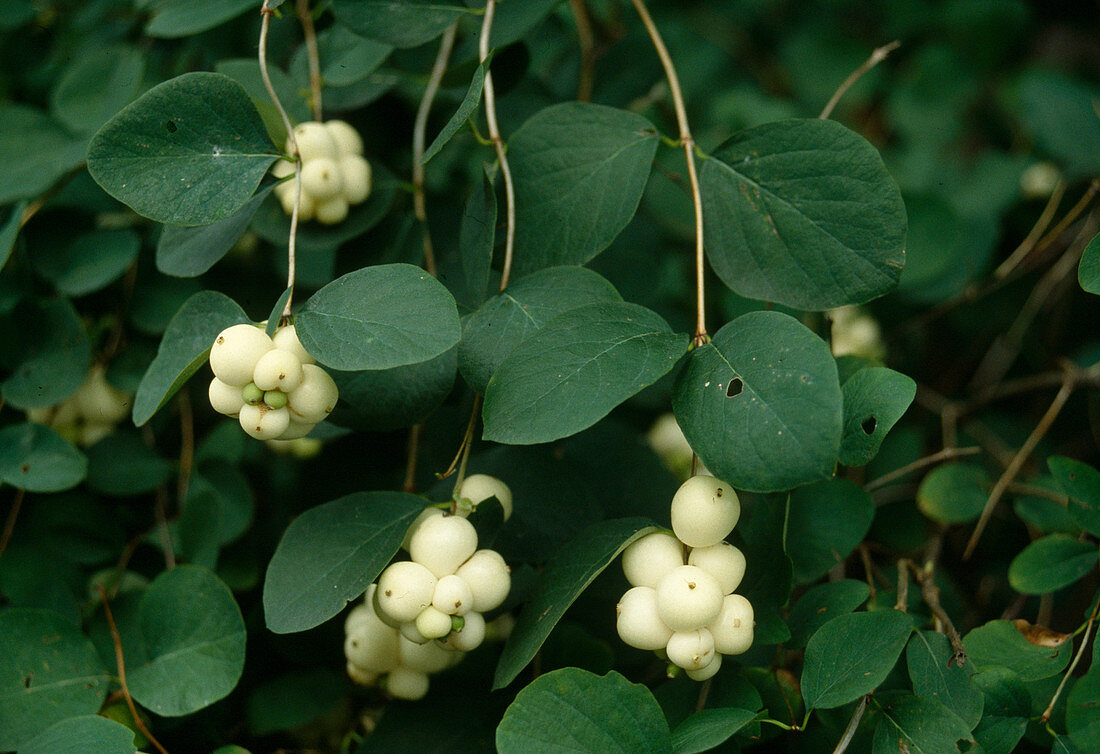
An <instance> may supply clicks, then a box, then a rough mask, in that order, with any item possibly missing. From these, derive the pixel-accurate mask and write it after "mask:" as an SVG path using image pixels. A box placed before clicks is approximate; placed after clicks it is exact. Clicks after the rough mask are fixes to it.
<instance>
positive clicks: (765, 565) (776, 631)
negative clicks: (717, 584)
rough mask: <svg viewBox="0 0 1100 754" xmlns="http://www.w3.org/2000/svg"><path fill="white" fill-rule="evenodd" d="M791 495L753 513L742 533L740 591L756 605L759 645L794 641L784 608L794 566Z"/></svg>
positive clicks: (767, 504)
mask: <svg viewBox="0 0 1100 754" xmlns="http://www.w3.org/2000/svg"><path fill="white" fill-rule="evenodd" d="M789 500H790V497H789V496H788V495H783V496H782V497H778V498H771V499H769V500H767V501H766V503H765V504H764V505H758V506H756V507H755V508H753V510H752V514H751V515H750V516H749V520H748V523H747V524H741V525H740V526H741V531H740V532H739V533H740V534H741V536H742V537H743V538H744V540H745V547H744V553H745V560H746V564H745V578H744V580H743V581H742V582H741V586H740V587H738V589H737V591H738V592H739V593H740V594H743V595H744V596H745V597H746V598H747V599H748V600H749V602H751V603H752V607H753V612H754V614H755V618H756V631H755V633H754V636H753V641H754V643H755V644H756V645H757V646H764V645H767V644H783V643H784V642H786V641H787V640H788V639H790V638H791V632H790V631H789V630H788V629H787V624H786V623H784V621H783V617H782V612H783V610H782V608H783V606H784V605H786V604H787V601H788V600H789V598H790V596H791V587H792V585H793V583H794V579H793V573H794V567H793V565H792V564H791V557H790V554H789V552H788V548H787V542H786V523H787V518H788V509H789Z"/></svg>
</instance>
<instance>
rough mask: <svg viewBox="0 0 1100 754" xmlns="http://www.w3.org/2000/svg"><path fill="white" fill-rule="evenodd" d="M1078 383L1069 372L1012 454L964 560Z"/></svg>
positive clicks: (988, 502)
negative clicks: (1047, 405)
mask: <svg viewBox="0 0 1100 754" xmlns="http://www.w3.org/2000/svg"><path fill="white" fill-rule="evenodd" d="M1076 385H1077V380H1076V374H1075V373H1074V372H1067V373H1066V376H1065V380H1064V381H1063V382H1062V389H1061V390H1059V391H1058V394H1057V395H1056V396H1054V400H1053V401H1052V402H1051V404H1050V408H1048V409H1047V411H1046V413H1045V414H1043V417H1042V418H1041V419H1040V420H1039V423H1038V424H1037V425H1036V426H1035V429H1033V430H1032V432H1031V434H1030V435H1029V436H1028V438H1027V440H1025V441H1024V444H1023V446H1022V447H1021V448H1020V449H1019V450H1018V451H1016V455H1014V456H1012V460H1011V461H1010V462H1009V464H1008V468H1006V469H1005V470H1004V473H1003V474H1001V477H1000V478H999V479H998V480H997V483H996V484H995V485H993V490H992V491H991V492H990V493H989V499H988V500H986V503H985V508H983V509H982V515H981V517H980V518H979V519H978V523H977V525H976V526H975V527H974V533H973V534H971V535H970V541H969V542H967V544H966V550H964V551H963V556H962V557H963V560H969V559H970V556H971V555H972V554H973V553H974V548H976V547H977V546H978V540H979V539H980V538H981V536H982V532H983V531H985V527H986V524H988V523H989V519H990V518H991V517H992V516H993V509H994V508H996V507H997V503H998V502H1000V500H1001V497H1002V496H1003V495H1004V493H1005V491H1006V490H1007V489H1008V485H1009V484H1011V483H1012V482H1013V481H1014V480H1015V479H1016V475H1017V474H1018V473H1020V469H1021V468H1022V467H1023V465H1024V462H1025V461H1026V460H1027V459H1028V457H1029V456H1030V455H1031V451H1033V450H1035V446H1036V445H1038V444H1039V441H1040V440H1042V439H1043V437H1044V436H1045V435H1046V433H1047V431H1048V430H1049V429H1050V426H1051V425H1052V424H1053V423H1054V420H1055V419H1056V418H1058V414H1059V413H1061V411H1062V407H1063V406H1065V405H1066V401H1067V400H1069V396H1070V395H1071V394H1072V393H1073V389H1074V387H1076Z"/></svg>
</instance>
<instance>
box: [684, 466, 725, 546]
mask: <svg viewBox="0 0 1100 754" xmlns="http://www.w3.org/2000/svg"><path fill="white" fill-rule="evenodd" d="M740 516H741V503H740V502H739V501H738V499H737V493H736V492H734V491H733V488H732V487H730V486H729V485H728V484H726V483H725V482H723V481H721V480H720V479H715V478H714V477H712V476H693V477H692V478H691V479H688V480H687V481H686V482H684V483H683V484H682V485H680V489H678V490H676V494H675V495H674V496H673V497H672V530H673V531H674V532H675V533H676V536H677V537H678V538H679V539H680V541H681V542H683V543H684V544H686V545H688V546H689V547H709V546H711V545H716V544H718V543H719V542H721V541H722V540H723V539H725V538H726V535H727V534H729V533H730V532H731V531H733V527H734V526H736V525H737V519H738V518H740Z"/></svg>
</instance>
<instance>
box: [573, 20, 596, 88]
mask: <svg viewBox="0 0 1100 754" xmlns="http://www.w3.org/2000/svg"><path fill="white" fill-rule="evenodd" d="M569 9H570V10H571V11H572V12H573V22H574V23H575V24H576V25H577V41H578V42H579V43H580V48H581V70H580V76H579V81H578V82H577V100H579V101H580V102H588V101H589V100H591V99H592V84H593V81H594V79H595V70H596V35H595V34H594V33H593V31H592V19H591V18H589V17H588V8H587V7H586V6H585V4H584V0H569Z"/></svg>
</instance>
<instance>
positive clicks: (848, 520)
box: [786, 479, 875, 583]
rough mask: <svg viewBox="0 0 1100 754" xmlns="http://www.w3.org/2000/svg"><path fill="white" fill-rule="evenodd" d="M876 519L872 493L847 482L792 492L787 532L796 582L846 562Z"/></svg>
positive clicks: (845, 480) (807, 580)
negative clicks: (872, 520)
mask: <svg viewBox="0 0 1100 754" xmlns="http://www.w3.org/2000/svg"><path fill="white" fill-rule="evenodd" d="M874 517H875V506H874V503H873V502H871V496H870V494H868V493H867V492H866V491H865V490H864V489H863V488H862V487H860V486H859V485H857V484H854V483H853V482H851V481H849V480H847V479H829V480H827V481H824V482H817V483H815V484H809V485H806V486H805V487H799V488H798V489H797V490H795V491H794V492H792V493H791V502H790V508H789V512H788V514H787V522H786V531H787V553H788V554H789V555H790V556H791V563H792V564H793V565H794V577H795V579H797V580H798V581H800V582H803V583H808V582H811V581H814V580H815V579H817V578H818V577H819V576H824V575H825V574H826V573H828V572H829V569H830V568H832V567H833V566H835V565H836V564H837V563H843V562H844V560H845V559H846V558H847V557H848V555H849V554H850V553H851V552H852V550H854V549H855V548H856V546H857V545H859V543H860V542H862V541H863V537H864V536H865V535H866V534H867V532H868V530H869V529H870V528H871V519H873V518H874Z"/></svg>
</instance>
